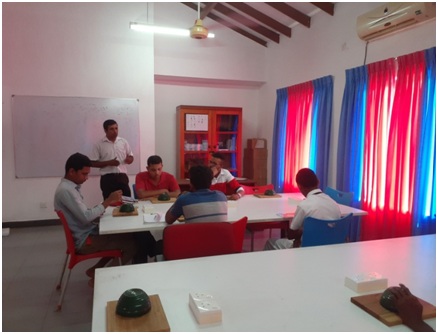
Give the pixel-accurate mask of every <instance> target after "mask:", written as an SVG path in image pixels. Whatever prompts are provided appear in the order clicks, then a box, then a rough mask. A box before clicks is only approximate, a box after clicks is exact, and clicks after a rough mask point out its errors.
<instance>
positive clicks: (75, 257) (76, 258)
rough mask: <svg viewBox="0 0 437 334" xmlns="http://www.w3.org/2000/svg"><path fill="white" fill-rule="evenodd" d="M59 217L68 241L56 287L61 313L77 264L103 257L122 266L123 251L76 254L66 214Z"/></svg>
mask: <svg viewBox="0 0 437 334" xmlns="http://www.w3.org/2000/svg"><path fill="white" fill-rule="evenodd" d="M56 213H57V215H58V216H59V218H60V220H61V223H62V226H63V227H64V232H65V239H66V241H67V252H66V253H67V255H66V257H65V262H64V265H63V267H62V272H61V277H60V279H59V283H58V285H57V286H56V290H59V289H61V287H62V289H61V296H60V298H59V302H58V305H57V308H56V310H57V311H60V310H61V308H62V301H63V299H64V294H65V291H66V290H67V285H68V281H69V280H70V275H71V270H72V269H73V268H74V266H75V265H76V264H78V263H79V262H82V261H85V260H89V259H95V258H102V257H113V258H118V261H119V264H120V265H121V256H122V253H121V250H119V249H111V250H105V251H100V252H95V253H91V254H78V253H76V248H75V246H74V239H73V235H72V234H71V231H70V228H69V226H68V223H67V220H66V219H65V216H64V213H63V212H62V211H56ZM67 268H68V275H67V279H66V280H65V282H64V284H62V281H63V278H64V275H65V271H66V270H67Z"/></svg>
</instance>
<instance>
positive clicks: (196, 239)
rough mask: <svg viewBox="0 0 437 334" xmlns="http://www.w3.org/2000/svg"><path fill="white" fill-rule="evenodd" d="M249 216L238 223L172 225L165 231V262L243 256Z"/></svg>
mask: <svg viewBox="0 0 437 334" xmlns="http://www.w3.org/2000/svg"><path fill="white" fill-rule="evenodd" d="M246 224H247V217H243V218H242V219H240V220H238V221H237V222H235V223H227V222H216V223H215V222H211V223H187V224H177V225H170V226H167V227H166V228H165V229H164V232H163V238H162V240H163V254H164V258H165V260H180V259H190V258H195V257H204V256H214V255H224V254H234V253H241V251H242V248H243V239H244V230H245V228H246Z"/></svg>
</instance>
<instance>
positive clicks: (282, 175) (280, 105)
mask: <svg viewBox="0 0 437 334" xmlns="http://www.w3.org/2000/svg"><path fill="white" fill-rule="evenodd" d="M332 96H333V78H332V76H326V77H323V78H320V79H316V80H313V81H309V82H305V83H302V84H298V85H295V86H290V87H286V88H281V89H278V90H277V99H276V110H275V123H274V129H273V130H274V131H273V150H272V183H273V184H274V185H275V190H276V191H277V192H298V191H299V189H298V188H297V185H296V182H295V175H296V173H297V172H298V170H299V169H301V168H304V167H308V168H311V169H312V170H314V172H315V173H316V174H317V176H318V178H319V180H320V187H321V188H322V189H323V188H324V187H325V186H326V182H327V178H328V164H329V142H330V135H331V115H332Z"/></svg>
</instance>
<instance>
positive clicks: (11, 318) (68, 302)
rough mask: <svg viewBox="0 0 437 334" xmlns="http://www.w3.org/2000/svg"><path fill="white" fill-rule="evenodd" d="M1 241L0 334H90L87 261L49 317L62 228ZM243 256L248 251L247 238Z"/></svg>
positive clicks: (23, 231) (260, 243) (261, 235)
mask: <svg viewBox="0 0 437 334" xmlns="http://www.w3.org/2000/svg"><path fill="white" fill-rule="evenodd" d="M278 236H279V231H273V237H278ZM268 237H269V232H268V231H267V230H266V231H261V232H256V233H255V243H254V244H255V251H257V250H262V249H263V247H264V243H265V241H266V240H267V238H268ZM2 241H3V242H2V260H3V262H2V267H3V270H2V283H3V295H2V299H3V308H2V312H3V314H2V331H4V332H16V331H20V332H87V331H91V318H92V303H93V289H91V288H90V287H88V284H87V283H88V277H87V276H86V275H85V270H86V269H87V268H88V267H90V266H91V265H92V264H93V260H90V261H85V262H82V263H79V264H78V265H77V266H76V267H75V268H74V269H73V271H72V274H71V278H70V282H69V285H68V289H67V292H66V294H65V297H64V303H63V309H62V311H61V312H55V307H56V304H57V302H58V298H59V291H57V290H56V289H55V287H56V284H57V280H58V279H59V275H60V271H61V267H62V265H63V261H64V259H65V238H64V233H63V230H62V227H61V226H46V227H26V228H15V229H11V230H10V234H9V236H4V237H3V239H2ZM243 250H244V251H249V250H250V234H249V233H247V232H246V237H245V241H244V245H243Z"/></svg>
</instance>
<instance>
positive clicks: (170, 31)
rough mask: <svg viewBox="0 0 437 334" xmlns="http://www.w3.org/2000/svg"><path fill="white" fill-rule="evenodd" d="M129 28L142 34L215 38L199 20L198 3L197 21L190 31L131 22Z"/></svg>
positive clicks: (198, 4)
mask: <svg viewBox="0 0 437 334" xmlns="http://www.w3.org/2000/svg"><path fill="white" fill-rule="evenodd" d="M130 28H131V29H133V30H137V31H142V32H151V33H156V34H167V35H177V36H187V37H191V38H194V39H205V38H214V37H215V35H214V34H212V33H210V32H208V29H207V28H206V27H204V26H203V21H202V20H201V19H200V2H198V3H197V19H196V20H195V21H194V26H192V27H191V28H190V29H181V28H170V27H162V26H155V25H150V24H145V23H139V22H131V23H130Z"/></svg>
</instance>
